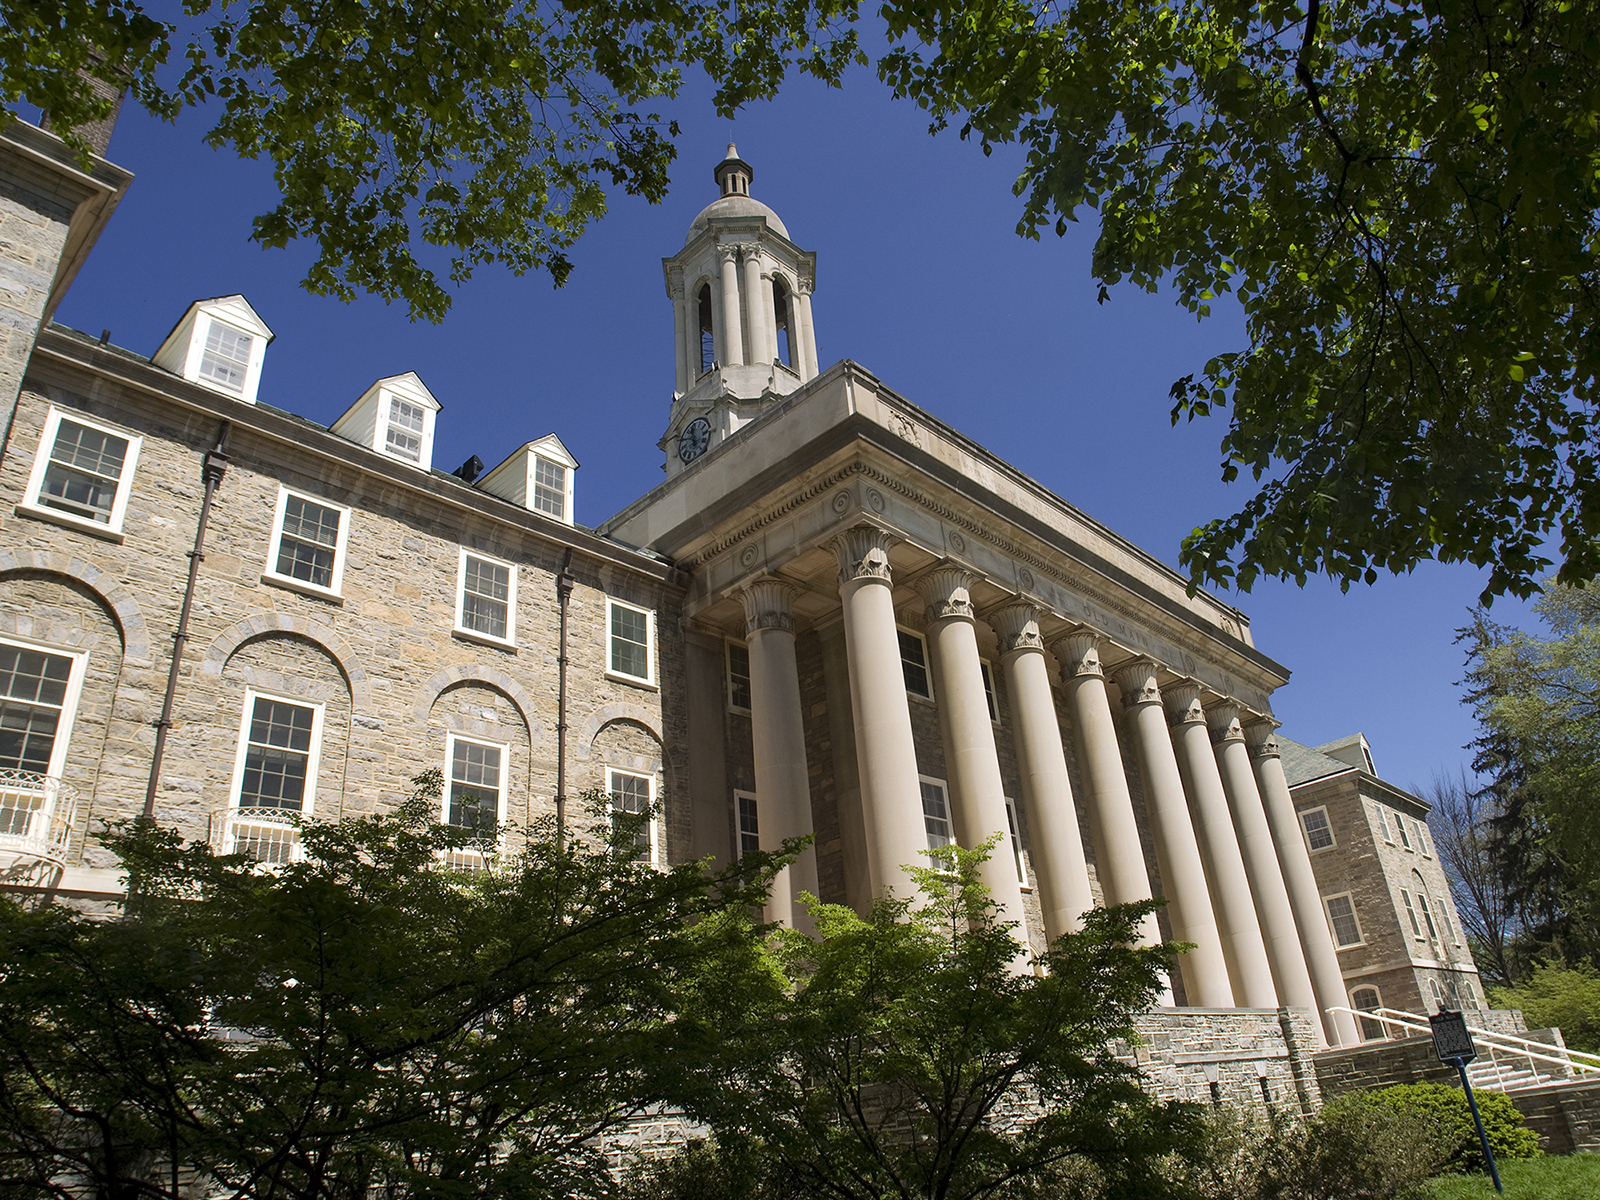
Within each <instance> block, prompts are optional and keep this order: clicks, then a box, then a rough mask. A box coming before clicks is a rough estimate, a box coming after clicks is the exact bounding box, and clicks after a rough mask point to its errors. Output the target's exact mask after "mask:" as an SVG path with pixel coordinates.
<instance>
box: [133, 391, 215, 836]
mask: <svg viewBox="0 0 1600 1200" xmlns="http://www.w3.org/2000/svg"><path fill="white" fill-rule="evenodd" d="M232 425H233V423H232V422H231V421H224V422H223V423H222V428H221V429H219V430H217V444H216V445H215V446H213V447H212V448H211V449H210V450H208V451H207V452H206V457H205V462H204V464H203V465H202V466H201V468H200V475H201V478H202V479H203V480H204V481H205V486H206V491H205V496H204V497H203V498H202V499H201V501H200V520H199V521H198V522H197V523H196V525H195V531H194V549H193V550H191V551H189V582H188V584H187V585H186V586H185V587H184V589H183V607H182V608H181V609H179V611H178V632H177V633H175V634H173V635H172V669H171V670H170V671H168V672H167V694H166V696H165V697H164V698H163V699H162V701H161V718H160V720H158V721H157V722H156V748H155V752H154V754H152V755H151V758H150V786H149V787H147V788H146V789H145V793H144V820H146V821H154V820H155V819H156V788H157V787H158V786H159V785H160V783H161V760H162V759H163V758H164V757H165V756H166V752H167V730H169V729H171V728H172V701H173V697H175V696H176V695H177V693H178V670H179V668H181V667H182V666H183V648H184V646H185V645H186V644H187V643H188V641H189V610H190V608H191V607H192V606H193V605H194V587H195V583H196V582H197V581H198V580H199V577H200V564H201V563H202V562H204V561H205V557H206V556H205V544H206V525H207V523H208V522H209V521H210V519H211V498H212V497H213V496H214V495H216V492H217V488H219V487H221V486H222V477H223V476H224V475H226V474H227V473H228V456H227V455H226V454H224V453H223V452H222V447H223V446H224V445H225V444H226V443H227V440H228V431H229V429H231V428H232Z"/></svg>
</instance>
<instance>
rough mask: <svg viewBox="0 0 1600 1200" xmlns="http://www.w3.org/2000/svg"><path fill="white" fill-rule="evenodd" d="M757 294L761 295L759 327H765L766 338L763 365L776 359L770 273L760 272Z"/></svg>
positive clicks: (774, 321) (775, 325)
mask: <svg viewBox="0 0 1600 1200" xmlns="http://www.w3.org/2000/svg"><path fill="white" fill-rule="evenodd" d="M757 294H758V295H759V296H760V297H761V306H760V307H761V327H762V328H763V329H765V330H766V331H767V332H766V338H767V343H766V345H767V357H766V358H765V359H763V360H762V362H763V365H765V364H766V363H773V362H777V361H778V312H777V309H775V308H774V307H773V303H774V301H773V297H772V273H771V272H770V271H763V272H761V279H760V282H759V285H758V291H757Z"/></svg>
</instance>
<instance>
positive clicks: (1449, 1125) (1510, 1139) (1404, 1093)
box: [1372, 1083, 1539, 1171]
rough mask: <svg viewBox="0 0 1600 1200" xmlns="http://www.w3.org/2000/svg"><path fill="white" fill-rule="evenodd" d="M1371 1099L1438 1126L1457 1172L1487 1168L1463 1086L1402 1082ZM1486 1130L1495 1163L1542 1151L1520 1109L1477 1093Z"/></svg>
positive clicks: (1494, 1094) (1498, 1094) (1500, 1098)
mask: <svg viewBox="0 0 1600 1200" xmlns="http://www.w3.org/2000/svg"><path fill="white" fill-rule="evenodd" d="M1372 1096H1373V1099H1374V1100H1375V1101H1376V1102H1377V1103H1379V1104H1382V1105H1385V1106H1387V1107H1389V1108H1392V1109H1394V1110H1395V1111H1396V1112H1404V1113H1413V1114H1416V1115H1418V1116H1420V1117H1425V1118H1429V1119H1431V1120H1433V1121H1435V1122H1437V1123H1438V1125H1439V1127H1440V1129H1441V1130H1442V1131H1443V1133H1444V1135H1445V1137H1446V1138H1447V1139H1448V1142H1449V1147H1450V1149H1449V1153H1448V1157H1447V1160H1446V1164H1445V1165H1446V1166H1447V1167H1449V1168H1451V1169H1454V1170H1458V1171H1481V1170H1483V1169H1484V1168H1485V1165H1486V1164H1485V1163H1484V1161H1483V1151H1482V1150H1481V1149H1479V1147H1478V1130H1477V1127H1476V1126H1475V1125H1474V1124H1473V1122H1472V1110H1471V1109H1469V1108H1468V1107H1467V1096H1466V1093H1465V1092H1463V1091H1462V1090H1461V1089H1460V1088H1454V1087H1447V1086H1446V1085H1445V1084H1442V1083H1402V1084H1398V1085H1396V1086H1395V1087H1389V1088H1384V1089H1382V1090H1381V1091H1377V1092H1374V1093H1372ZM1473 1096H1474V1097H1475V1098H1476V1099H1477V1101H1478V1113H1479V1115H1481V1116H1482V1117H1483V1131H1484V1133H1486V1134H1487V1135H1488V1137H1489V1148H1490V1149H1491V1150H1493V1151H1494V1156H1495V1158H1496V1159H1497V1160H1499V1159H1509V1158H1534V1157H1536V1156H1537V1155H1538V1153H1539V1135H1538V1134H1536V1133H1534V1131H1533V1130H1531V1129H1526V1128H1524V1127H1523V1124H1522V1114H1521V1113H1520V1112H1518V1111H1517V1106H1516V1105H1514V1104H1512V1103H1511V1101H1510V1100H1508V1099H1507V1098H1506V1097H1505V1095H1504V1093H1501V1092H1487V1091H1480V1092H1474V1093H1473Z"/></svg>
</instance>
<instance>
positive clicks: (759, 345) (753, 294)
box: [739, 243, 772, 366]
mask: <svg viewBox="0 0 1600 1200" xmlns="http://www.w3.org/2000/svg"><path fill="white" fill-rule="evenodd" d="M739 253H740V254H742V255H744V310H745V312H744V315H745V331H746V333H747V334H748V336H749V339H750V357H749V359H747V360H746V361H748V362H749V363H750V364H751V365H752V366H765V365H766V364H768V363H770V362H771V361H772V351H771V350H770V349H768V345H769V341H770V339H769V336H768V330H767V322H766V319H765V313H764V312H763V311H762V310H763V308H764V306H763V305H762V303H761V258H760V254H759V252H758V251H757V249H756V246H755V245H754V244H753V243H746V244H745V245H742V246H740V247H739Z"/></svg>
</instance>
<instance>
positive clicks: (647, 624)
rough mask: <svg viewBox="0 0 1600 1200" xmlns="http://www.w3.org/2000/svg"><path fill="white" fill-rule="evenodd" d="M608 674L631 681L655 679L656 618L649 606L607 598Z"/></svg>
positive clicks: (653, 680)
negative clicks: (638, 605)
mask: <svg viewBox="0 0 1600 1200" xmlns="http://www.w3.org/2000/svg"><path fill="white" fill-rule="evenodd" d="M606 628H607V630H608V634H607V638H606V673H607V674H608V675H611V676H614V677H617V678H621V679H625V680H627V681H628V682H630V683H646V684H651V685H652V686H653V685H654V684H655V681H656V674H655V662H656V621H655V614H654V613H653V612H651V611H650V610H649V609H645V608H636V607H635V606H633V605H632V604H625V603H623V602H622V601H621V600H613V599H611V598H610V597H607V599H606Z"/></svg>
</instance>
